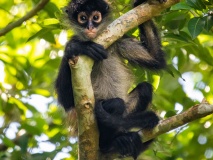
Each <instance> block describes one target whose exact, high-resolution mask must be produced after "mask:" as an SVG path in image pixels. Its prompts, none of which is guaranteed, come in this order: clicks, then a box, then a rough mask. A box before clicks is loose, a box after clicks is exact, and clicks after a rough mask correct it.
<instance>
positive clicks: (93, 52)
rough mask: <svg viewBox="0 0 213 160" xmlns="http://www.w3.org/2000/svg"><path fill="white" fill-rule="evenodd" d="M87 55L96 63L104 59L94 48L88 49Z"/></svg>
mask: <svg viewBox="0 0 213 160" xmlns="http://www.w3.org/2000/svg"><path fill="white" fill-rule="evenodd" d="M87 55H88V56H90V57H92V58H93V59H94V60H96V61H98V60H103V59H104V58H103V56H102V55H101V54H100V53H99V52H97V51H96V50H95V49H94V48H92V47H90V46H89V47H88V52H87Z"/></svg>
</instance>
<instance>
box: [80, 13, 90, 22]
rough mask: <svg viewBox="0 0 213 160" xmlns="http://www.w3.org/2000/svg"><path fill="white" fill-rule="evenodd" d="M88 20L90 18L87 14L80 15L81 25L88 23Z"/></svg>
mask: <svg viewBox="0 0 213 160" xmlns="http://www.w3.org/2000/svg"><path fill="white" fill-rule="evenodd" d="M87 19H88V17H87V15H86V13H84V12H81V13H79V14H78V22H79V23H81V24H84V23H86V22H87Z"/></svg>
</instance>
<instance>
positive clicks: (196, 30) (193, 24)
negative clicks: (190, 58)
mask: <svg viewBox="0 0 213 160" xmlns="http://www.w3.org/2000/svg"><path fill="white" fill-rule="evenodd" d="M204 26H205V21H204V19H202V18H200V17H195V18H192V19H190V20H189V23H188V30H189V32H190V34H191V37H192V39H195V38H196V37H197V36H198V35H199V34H200V33H201V31H202V30H203V28H204Z"/></svg>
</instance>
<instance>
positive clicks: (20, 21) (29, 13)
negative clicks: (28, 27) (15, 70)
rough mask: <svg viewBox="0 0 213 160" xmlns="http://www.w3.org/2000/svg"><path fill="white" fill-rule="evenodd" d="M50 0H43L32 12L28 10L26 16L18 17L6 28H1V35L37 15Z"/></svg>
mask: <svg viewBox="0 0 213 160" xmlns="http://www.w3.org/2000/svg"><path fill="white" fill-rule="evenodd" d="M49 1H50V0H41V1H40V2H39V3H38V4H37V5H36V6H35V7H34V8H33V9H32V10H31V11H30V12H28V13H27V14H26V15H25V16H24V17H22V18H20V19H18V20H17V21H15V22H12V23H10V24H8V25H7V26H6V27H5V28H3V29H2V30H0V36H3V35H5V34H6V33H8V32H9V31H11V30H12V29H14V28H16V27H18V26H20V25H21V24H22V23H23V22H24V21H26V20H28V19H30V18H32V17H33V16H34V15H36V14H37V13H38V12H39V11H40V10H41V9H43V8H44V6H45V5H46V4H47V3H48V2H49Z"/></svg>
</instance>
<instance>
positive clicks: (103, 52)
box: [91, 44, 108, 59]
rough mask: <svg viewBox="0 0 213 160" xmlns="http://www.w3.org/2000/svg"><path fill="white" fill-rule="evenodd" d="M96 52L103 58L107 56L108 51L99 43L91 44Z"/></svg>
mask: <svg viewBox="0 0 213 160" xmlns="http://www.w3.org/2000/svg"><path fill="white" fill-rule="evenodd" d="M91 47H92V48H93V49H94V50H95V51H96V52H98V53H99V54H101V55H102V57H103V59H106V58H107V57H108V52H107V51H106V50H105V49H104V47H103V46H101V45H99V44H93V45H92V46H91Z"/></svg>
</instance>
